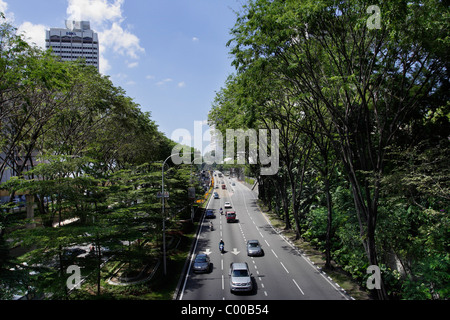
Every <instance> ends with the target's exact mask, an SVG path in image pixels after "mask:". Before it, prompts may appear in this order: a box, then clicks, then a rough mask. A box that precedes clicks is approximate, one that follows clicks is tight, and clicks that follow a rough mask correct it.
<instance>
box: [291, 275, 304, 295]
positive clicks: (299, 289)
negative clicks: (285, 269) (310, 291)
mask: <svg viewBox="0 0 450 320" xmlns="http://www.w3.org/2000/svg"><path fill="white" fill-rule="evenodd" d="M292 281H294V283H295V285H296V286H297V288H298V290H300V292H301V293H302V295H305V293H304V292H303V290H302V288H300V286H299V285H298V283H297V282H296V281H295V279H292Z"/></svg>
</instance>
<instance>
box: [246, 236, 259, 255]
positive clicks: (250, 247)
mask: <svg viewBox="0 0 450 320" xmlns="http://www.w3.org/2000/svg"><path fill="white" fill-rule="evenodd" d="M247 255H248V256H262V255H263V249H262V248H261V244H260V243H259V241H258V240H248V241H247Z"/></svg>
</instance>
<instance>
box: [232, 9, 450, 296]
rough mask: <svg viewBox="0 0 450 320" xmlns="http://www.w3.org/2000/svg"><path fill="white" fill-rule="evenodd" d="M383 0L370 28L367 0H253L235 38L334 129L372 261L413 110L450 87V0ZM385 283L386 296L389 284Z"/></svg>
mask: <svg viewBox="0 0 450 320" xmlns="http://www.w3.org/2000/svg"><path fill="white" fill-rule="evenodd" d="M370 4H371V5H372V4H373V3H370ZM379 6H380V8H381V11H382V12H383V23H382V24H381V26H380V28H379V29H369V28H368V27H367V23H366V22H367V18H368V16H367V14H366V8H367V7H368V4H367V5H366V4H365V3H361V2H359V1H346V2H339V3H336V2H335V1H319V2H317V1H314V2H313V1H304V2H302V3H298V1H267V0H255V1H250V2H249V4H248V5H247V6H245V7H244V9H245V10H244V11H243V12H242V13H241V14H240V16H239V17H238V19H237V23H236V25H235V27H234V28H233V29H232V31H231V34H232V36H233V38H232V39H231V40H230V42H229V44H233V47H232V50H231V53H232V54H233V55H234V58H235V59H234V65H235V66H236V68H237V70H238V72H239V73H246V72H248V70H251V69H252V68H259V69H261V70H267V69H270V72H271V73H273V77H272V78H276V79H282V80H283V81H285V83H289V85H288V86H287V87H288V88H293V89H292V90H295V94H294V95H295V97H296V99H297V102H298V103H299V104H302V105H303V108H304V109H308V110H310V111H311V112H309V113H308V115H313V116H314V117H315V120H316V123H317V125H319V126H320V127H321V128H322V132H324V133H327V134H329V139H330V141H331V142H332V143H333V148H334V149H335V152H336V154H337V155H339V157H340V160H341V164H342V165H343V168H344V170H345V172H346V175H347V178H348V180H349V182H350V185H351V188H352V194H353V198H354V202H355V208H356V212H357V216H358V221H359V227H360V233H361V241H362V244H363V245H364V248H365V251H366V254H367V259H368V262H369V264H371V265H378V263H379V260H378V259H379V257H378V255H377V250H376V247H377V246H376V226H377V220H378V207H379V202H380V192H381V187H382V185H381V183H382V178H383V175H384V174H385V173H386V170H387V169H386V164H387V162H388V157H387V152H388V149H389V147H390V146H392V145H394V144H395V143H396V142H398V141H399V140H398V139H400V138H401V136H402V135H404V133H405V131H406V130H405V129H407V128H408V126H409V125H410V123H411V119H413V118H414V117H417V116H418V115H420V114H422V115H423V114H426V113H428V112H434V110H436V108H437V107H440V105H439V104H432V103H430V102H431V101H435V102H436V101H438V100H439V101H442V99H441V98H442V89H443V88H448V65H447V61H448V59H447V54H446V53H444V52H448V38H447V37H446V35H445V30H446V29H447V28H448V21H446V20H445V19H446V18H445V15H444V17H443V16H440V12H446V10H445V8H444V4H443V3H442V2H440V1H426V3H425V4H424V3H419V2H414V1H413V2H406V1H402V2H400V3H399V2H398V1H395V2H394V1H388V2H383V4H380V5H379ZM423 30H428V31H429V32H430V33H432V34H433V37H432V38H430V37H425V33H424V31H423ZM269 66H270V67H269ZM330 123H331V124H332V129H333V130H332V131H331V132H333V134H332V135H331V134H330V131H329V130H328V124H330ZM377 292H378V294H379V298H386V292H385V290H384V288H383V286H382V289H381V290H378V291H377Z"/></svg>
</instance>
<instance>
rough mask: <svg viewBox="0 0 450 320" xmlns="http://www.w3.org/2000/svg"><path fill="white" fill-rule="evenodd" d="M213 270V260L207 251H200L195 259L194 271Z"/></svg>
mask: <svg viewBox="0 0 450 320" xmlns="http://www.w3.org/2000/svg"><path fill="white" fill-rule="evenodd" d="M210 270H211V262H210V260H209V257H208V255H207V254H205V253H199V254H197V256H196V257H195V260H194V272H196V273H200V272H209V271H210Z"/></svg>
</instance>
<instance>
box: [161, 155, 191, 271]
mask: <svg viewBox="0 0 450 320" xmlns="http://www.w3.org/2000/svg"><path fill="white" fill-rule="evenodd" d="M189 153H190V154H192V153H193V152H189ZM179 155H180V154H179V153H174V154H171V155H170V156H168V157H167V159H166V160H164V162H163V165H162V168H161V199H162V217H163V263H164V275H166V274H167V266H166V215H165V210H164V209H165V208H164V204H165V202H166V199H165V195H164V166H165V165H166V162H167V160H169V159H170V158H172V157H173V156H179Z"/></svg>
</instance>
